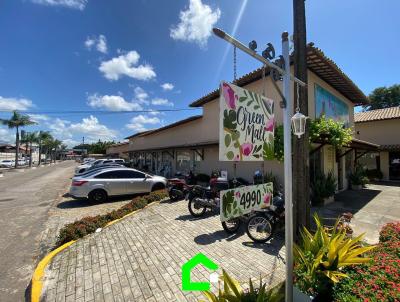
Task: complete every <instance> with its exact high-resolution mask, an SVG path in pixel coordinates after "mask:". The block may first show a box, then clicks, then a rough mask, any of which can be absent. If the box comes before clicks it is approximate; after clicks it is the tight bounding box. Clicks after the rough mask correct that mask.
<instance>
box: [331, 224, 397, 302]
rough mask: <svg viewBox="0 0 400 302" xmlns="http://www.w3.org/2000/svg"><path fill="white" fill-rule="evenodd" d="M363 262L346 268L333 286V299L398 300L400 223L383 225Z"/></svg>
mask: <svg viewBox="0 0 400 302" xmlns="http://www.w3.org/2000/svg"><path fill="white" fill-rule="evenodd" d="M368 256H369V257H371V260H370V261H369V262H368V263H366V264H364V265H357V266H352V267H349V268H346V269H345V270H344V271H343V272H344V273H345V274H347V275H348V278H345V279H342V280H341V281H340V282H339V283H337V284H336V285H335V286H334V288H333V298H334V301H338V302H339V301H340V302H353V301H382V302H383V301H385V302H386V301H388V302H395V301H400V260H399V259H400V222H397V223H390V224H387V225H385V226H384V227H383V228H382V230H381V232H380V242H379V244H378V245H377V246H376V247H375V249H373V250H372V251H371V252H370V253H369V254H368Z"/></svg>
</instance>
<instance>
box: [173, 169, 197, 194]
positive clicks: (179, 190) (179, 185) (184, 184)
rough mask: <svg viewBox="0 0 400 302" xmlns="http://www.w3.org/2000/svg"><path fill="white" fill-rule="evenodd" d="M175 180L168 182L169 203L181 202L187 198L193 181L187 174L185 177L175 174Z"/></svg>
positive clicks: (192, 177) (190, 174)
mask: <svg viewBox="0 0 400 302" xmlns="http://www.w3.org/2000/svg"><path fill="white" fill-rule="evenodd" d="M175 176H176V177H175V178H171V179H169V180H168V186H167V188H168V194H169V198H170V200H171V201H178V200H183V199H185V198H186V197H187V195H188V193H189V191H190V190H191V188H192V186H193V183H194V182H195V181H194V176H193V174H192V173H189V174H188V175H186V176H184V177H183V176H182V175H181V174H178V173H177V174H176V175H175Z"/></svg>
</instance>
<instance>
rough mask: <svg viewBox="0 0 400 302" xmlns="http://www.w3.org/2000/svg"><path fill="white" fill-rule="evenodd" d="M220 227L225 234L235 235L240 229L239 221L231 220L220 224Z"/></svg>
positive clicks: (236, 219)
mask: <svg viewBox="0 0 400 302" xmlns="http://www.w3.org/2000/svg"><path fill="white" fill-rule="evenodd" d="M222 227H223V228H224V230H225V232H227V233H228V234H233V233H236V232H237V230H238V229H239V227H240V219H239V218H233V219H231V220H228V221H224V222H222Z"/></svg>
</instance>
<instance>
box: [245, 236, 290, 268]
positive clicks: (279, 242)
mask: <svg viewBox="0 0 400 302" xmlns="http://www.w3.org/2000/svg"><path fill="white" fill-rule="evenodd" d="M249 239H250V238H249ZM242 244H243V245H244V246H246V247H250V248H255V249H261V250H263V252H264V253H266V254H269V255H272V256H276V257H278V259H281V260H282V261H284V258H283V257H282V256H281V255H280V254H279V251H280V250H281V248H282V247H283V245H284V244H285V238H284V234H283V232H282V231H279V232H277V233H275V234H274V235H273V236H272V237H271V239H270V240H269V241H267V242H266V243H256V242H253V241H251V240H249V241H246V242H243V243H242Z"/></svg>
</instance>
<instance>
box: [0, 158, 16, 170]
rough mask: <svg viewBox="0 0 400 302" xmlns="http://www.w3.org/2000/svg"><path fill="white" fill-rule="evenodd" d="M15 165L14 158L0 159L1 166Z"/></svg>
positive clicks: (10, 166)
mask: <svg viewBox="0 0 400 302" xmlns="http://www.w3.org/2000/svg"><path fill="white" fill-rule="evenodd" d="M14 166H15V161H14V160H12V159H3V160H1V161H0V167H1V168H12V167H14Z"/></svg>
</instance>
